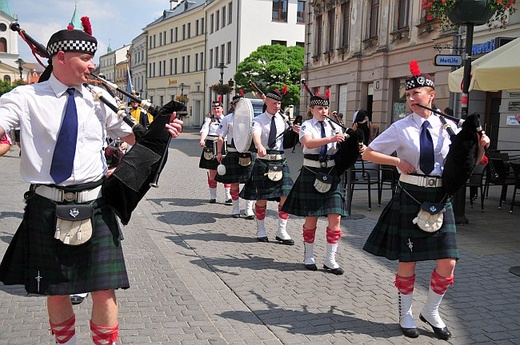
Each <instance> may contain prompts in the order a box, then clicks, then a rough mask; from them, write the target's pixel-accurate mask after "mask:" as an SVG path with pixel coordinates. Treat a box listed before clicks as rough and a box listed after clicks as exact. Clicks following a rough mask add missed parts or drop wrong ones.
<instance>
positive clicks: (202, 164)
mask: <svg viewBox="0 0 520 345" xmlns="http://www.w3.org/2000/svg"><path fill="white" fill-rule="evenodd" d="M215 138H216V137H210V138H207V139H206V140H205V141H204V147H203V148H202V152H201V154H200V160H199V168H201V169H208V170H217V166H218V164H219V163H218V161H217V152H216V147H215V146H214V145H215V144H214V143H215V142H216V139H215ZM205 149H211V150H212V151H213V154H214V157H213V159H209V160H208V159H206V158H204V150H205Z"/></svg>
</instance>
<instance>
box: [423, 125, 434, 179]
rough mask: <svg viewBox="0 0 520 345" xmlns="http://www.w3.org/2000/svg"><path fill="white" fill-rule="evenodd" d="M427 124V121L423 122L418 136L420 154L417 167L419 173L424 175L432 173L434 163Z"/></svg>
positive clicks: (431, 141) (431, 142)
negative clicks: (418, 167)
mask: <svg viewBox="0 0 520 345" xmlns="http://www.w3.org/2000/svg"><path fill="white" fill-rule="evenodd" d="M429 124H430V123H429V122H428V121H424V122H423V124H422V128H421V136H420V145H421V152H420V158H419V165H420V168H421V171H422V172H423V173H424V174H425V175H428V174H430V173H431V172H432V170H433V162H434V155H433V140H432V136H431V134H430V132H429V131H428V126H429Z"/></svg>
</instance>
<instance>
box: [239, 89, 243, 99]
mask: <svg viewBox="0 0 520 345" xmlns="http://www.w3.org/2000/svg"><path fill="white" fill-rule="evenodd" d="M238 93H239V94H240V96H242V97H244V90H242V89H240V90H239V91H238Z"/></svg>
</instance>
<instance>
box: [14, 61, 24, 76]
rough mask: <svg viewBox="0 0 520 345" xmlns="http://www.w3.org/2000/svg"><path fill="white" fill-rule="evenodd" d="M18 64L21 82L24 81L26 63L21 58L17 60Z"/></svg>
mask: <svg viewBox="0 0 520 345" xmlns="http://www.w3.org/2000/svg"><path fill="white" fill-rule="evenodd" d="M16 62H17V63H18V72H19V73H20V80H23V76H22V73H23V63H24V61H23V60H22V59H21V58H18V59H17V60H16Z"/></svg>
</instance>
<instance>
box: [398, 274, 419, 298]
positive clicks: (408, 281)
mask: <svg viewBox="0 0 520 345" xmlns="http://www.w3.org/2000/svg"><path fill="white" fill-rule="evenodd" d="M394 285H395V287H396V288H397V290H399V292H400V293H402V294H403V295H408V294H410V293H412V292H413V288H414V285H415V274H414V275H413V276H411V277H401V276H400V275H398V274H396V275H395V282H394Z"/></svg>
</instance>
